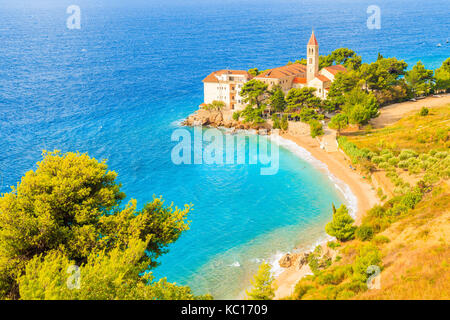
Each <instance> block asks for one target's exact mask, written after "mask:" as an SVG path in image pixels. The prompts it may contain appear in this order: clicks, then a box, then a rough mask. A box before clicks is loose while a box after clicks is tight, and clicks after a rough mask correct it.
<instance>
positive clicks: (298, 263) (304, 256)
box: [293, 253, 309, 270]
mask: <svg viewBox="0 0 450 320" xmlns="http://www.w3.org/2000/svg"><path fill="white" fill-rule="evenodd" d="M308 257H309V253H301V254H299V255H298V256H297V259H296V260H295V262H294V263H293V264H294V266H295V267H296V268H297V270H300V269H301V268H302V267H303V266H304V265H306V264H308Z"/></svg>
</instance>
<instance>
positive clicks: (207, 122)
mask: <svg viewBox="0 0 450 320" xmlns="http://www.w3.org/2000/svg"><path fill="white" fill-rule="evenodd" d="M270 123H271V121H267V122H266V123H263V124H249V123H243V122H242V121H236V120H234V119H233V111H231V110H226V111H210V110H205V109H199V110H197V111H196V112H194V113H193V114H191V115H190V116H189V117H187V118H186V120H184V121H183V123H182V124H183V125H185V126H192V127H195V126H210V127H216V128H217V127H224V128H234V129H240V130H250V129H253V130H258V133H260V134H270V132H271V131H272V126H271V124H270ZM259 131H260V132H259Z"/></svg>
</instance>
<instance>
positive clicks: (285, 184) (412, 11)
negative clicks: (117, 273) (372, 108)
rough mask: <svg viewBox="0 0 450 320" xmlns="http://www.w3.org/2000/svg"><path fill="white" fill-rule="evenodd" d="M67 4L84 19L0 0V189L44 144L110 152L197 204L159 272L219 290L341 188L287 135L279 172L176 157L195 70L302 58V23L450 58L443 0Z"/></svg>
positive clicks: (124, 166) (415, 54)
mask: <svg viewBox="0 0 450 320" xmlns="http://www.w3.org/2000/svg"><path fill="white" fill-rule="evenodd" d="M76 2H77V4H78V5H79V6H80V7H81V10H82V29H81V30H68V29H67V28H66V19H67V17H68V15H67V14H66V8H67V7H68V6H69V5H71V4H73V2H72V1H65V0H58V1H56V0H42V1H31V0H29V1H26V0H15V1H4V0H0V8H1V10H0V43H1V44H2V45H1V46H0V148H1V150H2V152H1V153H0V192H6V191H8V190H9V187H8V186H10V185H13V184H15V183H16V182H17V181H18V180H19V179H20V177H21V176H22V175H23V174H24V173H25V172H26V171H27V170H30V169H32V168H33V167H34V164H35V162H36V161H38V160H39V159H40V155H41V151H42V149H47V150H53V149H61V150H63V151H73V150H78V151H80V152H88V153H89V154H90V155H92V156H94V157H96V158H98V159H103V158H107V159H108V164H109V166H110V168H111V169H113V170H115V171H116V172H117V173H118V174H119V180H120V182H122V183H123V190H124V191H125V192H126V194H127V195H128V196H129V198H131V197H133V198H136V199H137V200H138V201H139V204H140V205H143V203H144V201H147V200H149V199H151V198H152V196H153V195H154V194H155V195H163V196H164V198H165V199H167V201H168V203H170V202H171V201H173V202H174V203H175V204H176V205H179V206H182V205H183V204H185V203H193V204H194V211H193V212H192V214H191V215H190V217H189V218H190V220H191V221H192V224H191V230H189V231H188V232H186V233H185V234H184V235H183V236H182V237H181V239H180V240H179V241H178V242H177V243H175V244H174V245H173V246H171V248H170V253H169V254H167V255H166V256H164V257H163V258H162V260H161V262H162V265H161V267H159V268H158V269H157V270H156V272H155V273H156V275H157V276H167V277H168V279H169V280H170V281H176V282H178V283H181V284H188V285H191V286H192V287H193V288H194V289H195V291H196V293H203V292H212V293H213V294H214V295H215V296H216V297H217V298H225V297H231V298H235V297H238V296H239V294H240V293H241V291H242V290H243V289H244V288H245V287H246V286H247V285H248V284H249V281H248V280H249V275H251V274H252V273H253V272H254V270H255V269H256V267H257V265H258V263H259V262H260V261H261V260H262V259H268V260H273V259H274V257H275V256H276V255H277V253H280V252H285V251H287V250H290V249H292V248H293V247H294V246H296V245H298V246H300V247H309V246H312V245H313V244H314V243H315V242H316V241H318V240H319V239H320V238H321V237H323V236H324V232H323V226H324V224H325V223H326V221H327V220H328V219H329V217H330V204H331V202H332V201H334V202H335V203H336V204H339V203H342V202H346V201H347V200H345V199H344V198H343V195H342V193H341V192H340V191H338V190H337V189H336V188H335V182H334V181H332V180H330V178H329V177H328V175H327V174H326V172H325V171H321V170H318V169H317V168H316V166H315V165H313V164H312V163H310V162H307V161H305V160H302V159H301V158H299V157H298V156H297V155H296V154H295V153H294V152H292V150H290V149H287V148H282V149H281V152H280V170H279V172H278V174H276V175H274V176H261V175H260V166H259V165H248V164H247V165H201V166H200V165H198V166H194V165H180V166H176V165H174V164H173V163H172V162H171V158H170V154H171V150H172V148H173V147H174V146H175V144H176V143H175V142H172V141H171V139H170V137H171V134H172V132H173V131H174V130H175V129H177V128H178V127H179V125H178V123H179V121H180V120H181V119H183V118H185V117H186V116H187V115H189V114H190V113H191V112H193V111H194V110H196V108H197V106H198V105H199V104H200V103H201V102H202V96H203V88H202V83H201V80H202V79H203V77H204V76H206V75H207V74H209V73H210V72H211V71H214V70H217V69H222V68H233V69H249V68H253V67H259V68H260V69H266V68H270V67H274V66H279V65H282V64H285V63H286V62H287V61H289V60H291V61H294V60H296V59H298V58H300V57H303V56H304V54H305V44H306V42H307V40H308V38H309V36H310V30H311V28H312V27H314V28H315V32H316V35H317V37H318V40H319V43H320V50H321V53H322V54H326V53H329V52H331V51H332V50H333V49H335V48H338V47H343V46H345V47H349V48H352V49H354V50H356V51H357V52H358V53H359V54H360V55H362V56H363V59H364V60H365V61H372V60H374V59H376V57H377V54H378V52H381V53H382V54H383V55H384V56H397V57H398V58H403V59H405V60H406V62H408V63H410V64H411V63H415V62H416V61H417V60H419V59H421V60H422V61H423V62H424V63H425V64H426V66H427V67H429V68H435V67H438V66H439V65H440V64H441V63H442V61H443V60H444V59H445V58H446V57H448V56H450V46H449V44H446V39H447V38H449V37H450V35H449V30H450V22H449V19H448V17H449V14H450V9H449V6H448V1H446V0H431V1H426V2H424V1H419V0H411V1H404V0H399V1H378V4H379V5H380V7H381V10H382V25H381V30H368V29H367V28H366V19H367V13H366V9H367V7H368V6H369V5H371V4H373V3H372V1H351V0H347V1H346V0H337V1H331V0H329V1H328V0H315V1H312V0H309V1H288V0H280V1H275V0H273V1H270V0H259V1H256V0H248V1H237V0H224V1H221V2H220V3H212V1H206V0H205V1H204V0H200V1H174V0H168V1H165V2H164V3H161V2H160V1H158V2H156V1H154V2H151V1H136V0H134V1H127V2H126V4H124V3H123V1H114V0H111V1H95V2H93V1H86V0H80V1H76ZM437 43H442V47H437V46H436V45H437ZM296 152H299V151H298V150H297V151H296Z"/></svg>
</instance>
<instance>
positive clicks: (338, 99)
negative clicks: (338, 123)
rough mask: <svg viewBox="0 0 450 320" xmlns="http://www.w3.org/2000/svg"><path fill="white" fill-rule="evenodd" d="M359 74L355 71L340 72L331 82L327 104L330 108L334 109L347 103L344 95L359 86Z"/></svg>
mask: <svg viewBox="0 0 450 320" xmlns="http://www.w3.org/2000/svg"><path fill="white" fill-rule="evenodd" d="M359 81H360V79H359V75H358V74H357V73H355V72H353V71H350V72H346V73H343V72H339V73H338V74H337V75H336V77H335V78H334V81H333V82H332V83H331V87H330V90H329V91H328V95H327V102H328V103H327V105H329V108H328V109H329V110H330V111H334V110H336V109H338V108H340V107H341V106H342V105H343V104H344V103H345V98H344V95H345V94H346V93H349V92H350V91H352V90H353V89H355V88H356V87H357V86H358V83H359Z"/></svg>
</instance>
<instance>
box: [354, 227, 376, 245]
mask: <svg viewBox="0 0 450 320" xmlns="http://www.w3.org/2000/svg"><path fill="white" fill-rule="evenodd" d="M355 235H356V238H358V239H359V240H361V241H367V240H371V239H372V238H373V228H372V227H371V226H368V225H362V226H360V227H359V228H358V229H356V232H355Z"/></svg>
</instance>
